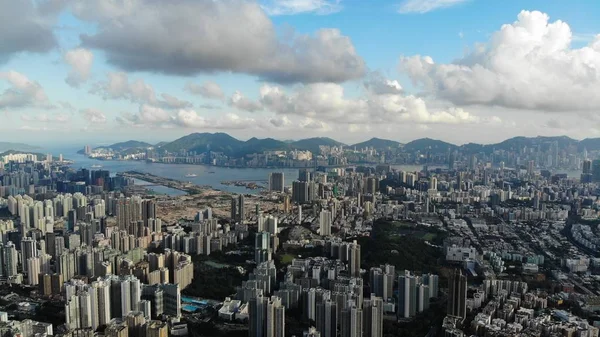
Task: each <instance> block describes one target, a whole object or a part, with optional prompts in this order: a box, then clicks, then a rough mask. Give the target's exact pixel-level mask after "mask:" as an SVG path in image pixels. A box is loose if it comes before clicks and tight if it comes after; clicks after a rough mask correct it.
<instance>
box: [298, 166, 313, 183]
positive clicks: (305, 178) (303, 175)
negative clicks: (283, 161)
mask: <svg viewBox="0 0 600 337" xmlns="http://www.w3.org/2000/svg"><path fill="white" fill-rule="evenodd" d="M298 180H299V181H302V182H309V181H311V180H312V173H311V172H310V170H309V169H301V170H300V171H299V172H298Z"/></svg>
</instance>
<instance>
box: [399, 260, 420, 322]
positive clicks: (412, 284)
mask: <svg viewBox="0 0 600 337" xmlns="http://www.w3.org/2000/svg"><path fill="white" fill-rule="evenodd" d="M416 286H417V280H416V278H415V277H414V276H413V275H411V273H410V272H409V271H408V270H405V271H404V274H403V275H400V277H398V316H399V317H404V318H408V317H412V316H414V315H415V314H416V313H417V293H416Z"/></svg>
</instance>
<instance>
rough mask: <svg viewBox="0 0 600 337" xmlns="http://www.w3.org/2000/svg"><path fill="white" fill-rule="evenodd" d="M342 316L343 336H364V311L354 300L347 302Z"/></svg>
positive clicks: (341, 328)
mask: <svg viewBox="0 0 600 337" xmlns="http://www.w3.org/2000/svg"><path fill="white" fill-rule="evenodd" d="M340 316H341V318H340V323H341V324H340V331H341V337H362V331H363V313H362V310H361V309H360V308H359V307H358V306H357V305H356V303H355V302H354V301H352V300H349V301H348V302H346V303H345V307H344V308H343V309H342V311H341V315H340Z"/></svg>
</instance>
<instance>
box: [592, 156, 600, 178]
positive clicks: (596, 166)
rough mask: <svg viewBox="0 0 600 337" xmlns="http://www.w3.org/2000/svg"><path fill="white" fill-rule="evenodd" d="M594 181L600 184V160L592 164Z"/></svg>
mask: <svg viewBox="0 0 600 337" xmlns="http://www.w3.org/2000/svg"><path fill="white" fill-rule="evenodd" d="M592 181H593V182H595V183H597V182H600V159H596V160H594V161H593V162H592Z"/></svg>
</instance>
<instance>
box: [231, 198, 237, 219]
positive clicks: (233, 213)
mask: <svg viewBox="0 0 600 337" xmlns="http://www.w3.org/2000/svg"><path fill="white" fill-rule="evenodd" d="M237 211H238V207H237V198H236V197H231V220H232V221H236V220H237Z"/></svg>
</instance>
